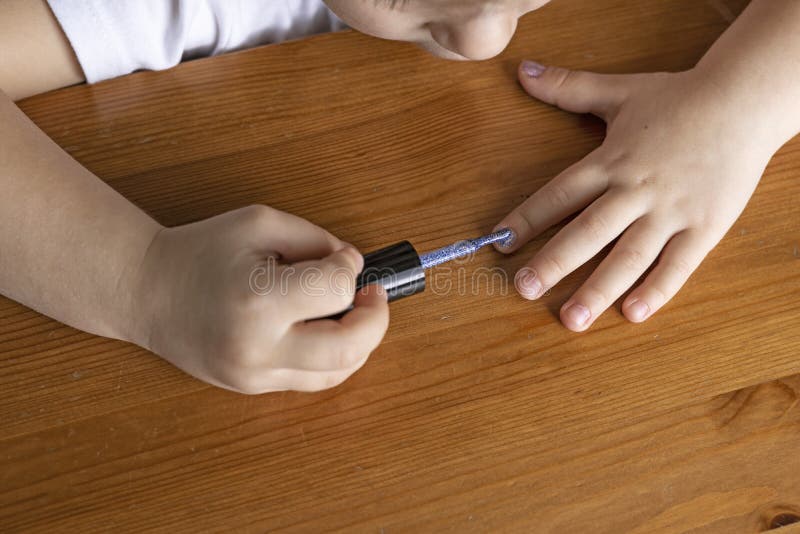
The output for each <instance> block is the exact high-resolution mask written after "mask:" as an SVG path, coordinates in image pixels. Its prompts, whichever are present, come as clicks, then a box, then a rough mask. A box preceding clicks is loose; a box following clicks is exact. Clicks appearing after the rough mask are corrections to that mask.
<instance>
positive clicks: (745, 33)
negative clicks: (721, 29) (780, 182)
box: [696, 0, 800, 149]
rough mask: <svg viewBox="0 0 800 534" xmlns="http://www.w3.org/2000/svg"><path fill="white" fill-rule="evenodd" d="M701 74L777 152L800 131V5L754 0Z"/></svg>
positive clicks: (699, 68) (789, 1) (709, 56)
mask: <svg viewBox="0 0 800 534" xmlns="http://www.w3.org/2000/svg"><path fill="white" fill-rule="evenodd" d="M696 70H697V71H699V72H700V73H701V76H702V77H703V78H704V79H707V80H709V81H711V82H713V84H714V86H715V88H716V90H717V91H720V92H721V93H722V98H725V99H729V101H730V103H731V104H733V105H734V106H735V107H736V109H737V110H738V113H739V115H740V116H741V118H742V119H743V120H745V121H749V122H750V128H751V130H752V131H753V133H754V134H755V135H757V136H759V137H760V138H761V139H766V140H768V141H767V142H770V143H771V144H774V145H775V146H774V149H777V148H778V147H779V146H781V145H782V144H783V143H785V142H786V141H788V140H789V139H791V138H792V137H794V136H795V135H797V134H798V133H800V98H798V96H800V2H798V1H797V0H753V1H752V2H751V3H750V5H749V6H748V7H747V9H746V10H745V11H744V12H743V13H742V15H741V16H740V17H739V18H738V19H737V20H736V22H734V24H733V25H732V26H731V27H730V28H729V29H728V30H727V31H726V32H725V33H724V34H723V35H722V37H720V39H719V40H718V41H717V42H716V43H715V44H714V45H713V46H712V47H711V49H710V50H709V51H708V53H706V55H705V56H704V57H703V59H702V60H701V61H700V62H699V63H698V65H697V68H696Z"/></svg>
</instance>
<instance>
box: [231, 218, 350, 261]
mask: <svg viewBox="0 0 800 534" xmlns="http://www.w3.org/2000/svg"><path fill="white" fill-rule="evenodd" d="M234 213H237V214H238V215H239V216H240V217H242V220H243V222H244V225H243V230H242V231H245V232H248V234H249V237H251V238H252V240H253V247H254V249H255V250H257V251H260V252H262V253H263V254H264V255H265V256H266V255H271V254H274V253H277V254H279V255H280V258H281V260H282V261H285V262H287V263H294V262H298V261H304V260H313V259H318V258H324V257H325V256H328V255H329V254H331V253H333V252H336V251H337V250H340V249H341V248H343V247H344V246H345V243H343V242H342V241H340V240H339V239H337V238H336V237H334V236H333V235H332V234H331V233H330V232H328V231H327V230H325V229H323V228H321V227H319V226H317V225H316V224H314V223H312V222H310V221H307V220H306V219H303V218H302V217H298V216H296V215H292V214H291V213H286V212H284V211H280V210H276V209H274V208H270V207H269V206H263V205H260V204H257V205H253V206H248V207H246V208H241V209H239V210H236V212H234Z"/></svg>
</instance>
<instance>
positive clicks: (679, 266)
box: [667, 258, 694, 278]
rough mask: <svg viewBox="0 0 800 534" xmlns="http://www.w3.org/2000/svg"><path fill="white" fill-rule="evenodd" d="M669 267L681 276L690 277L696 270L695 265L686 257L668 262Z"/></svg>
mask: <svg viewBox="0 0 800 534" xmlns="http://www.w3.org/2000/svg"><path fill="white" fill-rule="evenodd" d="M667 268H668V269H670V270H671V271H673V272H675V273H676V274H678V275H679V276H680V277H681V278H688V277H689V275H690V274H692V272H693V271H694V266H693V265H692V264H691V263H689V262H688V261H686V260H685V259H684V258H674V259H672V260H670V261H669V262H668V263H667Z"/></svg>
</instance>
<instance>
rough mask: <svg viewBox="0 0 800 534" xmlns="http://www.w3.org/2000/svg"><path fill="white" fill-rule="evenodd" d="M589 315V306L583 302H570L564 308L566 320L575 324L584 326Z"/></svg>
mask: <svg viewBox="0 0 800 534" xmlns="http://www.w3.org/2000/svg"><path fill="white" fill-rule="evenodd" d="M590 316H591V313H590V312H589V308H587V307H586V306H584V305H583V304H570V305H569V307H567V309H565V310H564V317H565V319H566V320H567V322H570V323H572V324H574V325H575V326H585V325H586V323H588V322H589V317H590Z"/></svg>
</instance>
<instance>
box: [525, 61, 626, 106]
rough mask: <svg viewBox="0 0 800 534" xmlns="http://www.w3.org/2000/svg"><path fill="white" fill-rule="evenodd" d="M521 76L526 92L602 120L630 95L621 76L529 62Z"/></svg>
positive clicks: (544, 100) (526, 63)
mask: <svg viewBox="0 0 800 534" xmlns="http://www.w3.org/2000/svg"><path fill="white" fill-rule="evenodd" d="M518 75H519V81H520V83H521V84H522V87H523V88H524V89H525V91H526V92H527V93H528V94H529V95H531V96H533V97H535V98H538V99H539V100H541V101H542V102H546V103H548V104H551V105H554V106H557V107H559V108H561V109H563V110H565V111H572V112H574V113H592V114H593V115H597V116H598V117H600V118H602V119H607V118H608V117H609V116H610V115H611V114H612V113H613V112H614V111H615V110H616V109H618V108H619V106H620V105H621V104H622V102H623V101H624V100H625V98H626V97H627V94H628V88H627V84H626V77H625V76H620V75H612V74H596V73H593V72H585V71H578V70H569V69H564V68H560V67H545V66H544V65H541V64H539V63H536V62H535V61H527V60H526V61H523V62H522V63H520V66H519V72H518Z"/></svg>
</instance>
